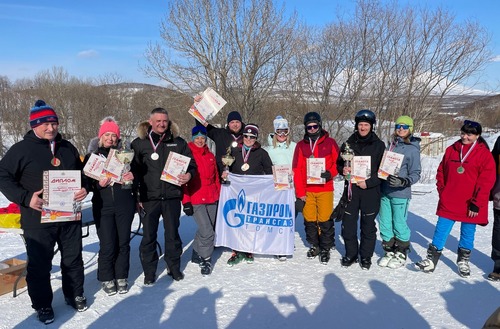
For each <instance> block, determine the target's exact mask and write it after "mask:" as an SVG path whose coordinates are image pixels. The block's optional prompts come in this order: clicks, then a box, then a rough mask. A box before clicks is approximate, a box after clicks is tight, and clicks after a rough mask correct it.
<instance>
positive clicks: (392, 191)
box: [382, 136, 422, 199]
mask: <svg viewBox="0 0 500 329" xmlns="http://www.w3.org/2000/svg"><path fill="white" fill-rule="evenodd" d="M387 150H388V151H392V152H395V153H399V154H403V155H404V158H403V163H402V164H401V168H400V170H399V173H398V175H397V176H398V177H401V178H408V180H409V181H410V186H407V187H391V186H389V183H388V182H387V181H386V180H382V193H383V194H384V195H387V196H390V197H393V198H405V199H410V198H411V185H413V184H415V183H416V182H418V180H419V179H420V172H421V171H422V167H421V165H420V138H416V137H413V136H410V138H409V143H405V142H404V140H403V138H401V137H399V136H397V137H396V138H394V140H393V141H392V142H391V143H390V144H389V146H388V147H387Z"/></svg>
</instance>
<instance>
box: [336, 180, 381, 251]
mask: <svg viewBox="0 0 500 329" xmlns="http://www.w3.org/2000/svg"><path fill="white" fill-rule="evenodd" d="M379 209H380V191H379V189H378V188H373V189H367V190H362V189H360V188H358V187H355V190H353V195H352V199H351V201H350V202H349V203H348V205H347V208H346V211H345V215H344V218H343V220H342V238H343V239H344V243H345V250H346V252H345V256H346V257H348V258H350V259H355V258H357V257H358V254H359V256H360V257H361V259H370V258H371V257H372V256H373V252H374V250H375V244H376V242H377V227H376V225H375V218H376V217H377V215H378V211H379ZM358 219H359V226H360V239H359V240H360V241H359V243H358Z"/></svg>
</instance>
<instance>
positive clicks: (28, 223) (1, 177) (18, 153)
mask: <svg viewBox="0 0 500 329" xmlns="http://www.w3.org/2000/svg"><path fill="white" fill-rule="evenodd" d="M54 141H55V149H54V156H55V157H56V158H57V159H59V160H60V161H61V164H60V165H59V166H58V167H54V166H53V165H52V163H51V160H52V159H53V155H52V151H51V149H50V142H49V141H48V140H47V139H41V138H38V137H37V136H36V135H35V133H34V132H33V130H30V131H28V133H27V134H26V135H25V136H24V139H23V140H22V141H20V142H18V143H16V144H14V145H12V147H11V148H10V149H9V150H8V151H7V153H6V154H5V156H4V157H3V158H2V160H0V191H1V192H2V193H3V194H4V195H5V197H6V198H7V199H9V200H10V201H12V202H14V203H16V204H18V205H19V206H20V208H21V228H23V229H28V228H30V229H33V228H46V227H48V226H50V225H64V223H53V224H52V223H44V224H42V223H40V221H41V212H39V211H36V210H34V209H32V208H30V207H29V205H30V201H31V198H32V197H33V194H34V193H35V192H37V191H40V190H41V189H42V188H43V171H44V170H81V169H82V168H83V166H82V162H81V160H80V155H79V154H78V150H77V149H76V148H75V147H74V146H73V145H72V144H71V143H70V142H68V141H67V140H65V139H63V138H62V137H61V135H60V134H57V136H56V138H55V140H54ZM82 187H84V188H86V189H87V190H89V187H88V181H87V179H86V176H83V175H82ZM40 197H42V195H40Z"/></svg>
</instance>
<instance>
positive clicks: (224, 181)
mask: <svg viewBox="0 0 500 329" xmlns="http://www.w3.org/2000/svg"><path fill="white" fill-rule="evenodd" d="M220 183H221V184H222V185H227V186H229V185H231V182H230V181H228V180H224V179H221V180H220Z"/></svg>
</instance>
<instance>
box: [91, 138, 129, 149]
mask: <svg viewBox="0 0 500 329" xmlns="http://www.w3.org/2000/svg"><path fill="white" fill-rule="evenodd" d="M111 148H113V149H121V148H122V140H121V139H119V140H118V142H117V143H116V146H114V147H111ZM98 149H99V137H94V138H92V139H91V140H90V142H89V145H88V146H87V153H94V152H96V151H97V150H98Z"/></svg>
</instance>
